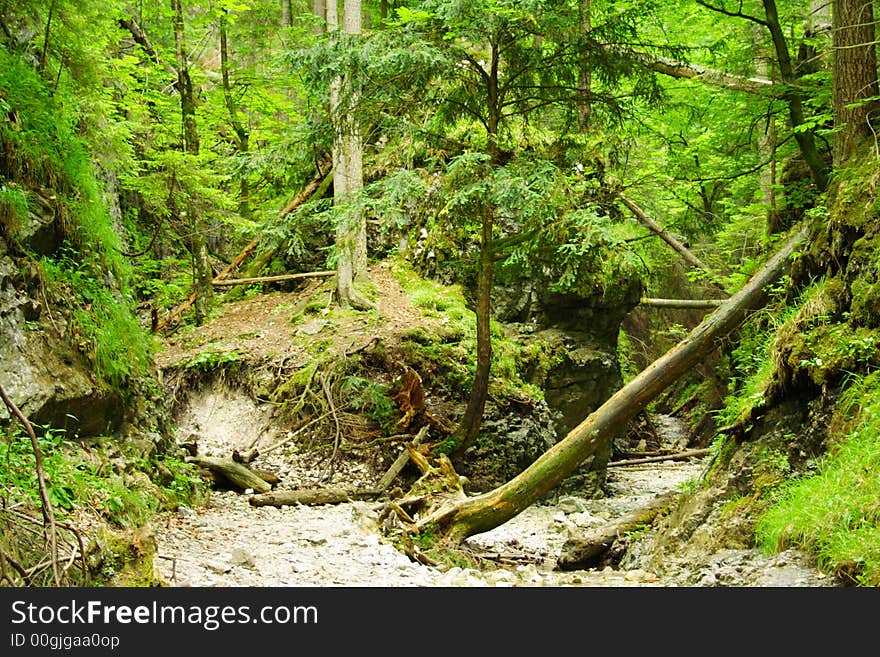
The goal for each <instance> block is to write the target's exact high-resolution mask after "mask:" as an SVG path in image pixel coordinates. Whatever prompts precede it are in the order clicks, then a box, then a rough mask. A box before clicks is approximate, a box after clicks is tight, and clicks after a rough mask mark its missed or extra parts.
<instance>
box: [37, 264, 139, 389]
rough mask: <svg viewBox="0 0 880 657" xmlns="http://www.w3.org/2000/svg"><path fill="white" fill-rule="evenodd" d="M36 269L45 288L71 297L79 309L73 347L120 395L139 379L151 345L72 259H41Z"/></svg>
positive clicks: (120, 303) (107, 290)
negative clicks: (79, 304)
mask: <svg viewBox="0 0 880 657" xmlns="http://www.w3.org/2000/svg"><path fill="white" fill-rule="evenodd" d="M40 264H41V267H42V270H43V272H44V275H45V279H46V281H47V282H48V284H49V285H50V286H53V287H56V288H57V289H59V290H64V291H66V292H67V293H70V294H73V295H76V297H78V298H79V300H80V303H81V304H82V305H81V306H80V307H79V308H77V309H76V310H75V311H74V313H73V317H72V323H73V327H74V330H73V332H72V335H74V336H76V342H75V344H74V346H75V347H76V348H77V349H79V350H80V352H81V353H83V355H84V356H85V357H86V359H87V360H88V362H89V364H90V365H91V366H92V368H93V371H94V372H95V374H96V375H97V376H98V377H99V378H100V379H101V380H102V381H103V382H105V383H107V384H109V385H111V386H114V387H116V388H118V389H120V390H124V389H125V387H126V385H127V384H128V383H129V382H130V381H131V380H132V379H134V378H138V377H140V376H143V375H144V373H145V372H146V371H147V368H148V366H149V364H150V363H151V359H152V356H153V350H154V342H153V340H152V338H151V336H149V335H148V334H147V333H146V332H145V331H144V330H143V328H142V327H141V326H140V325H139V324H138V322H137V320H136V318H135V317H134V314H133V313H132V311H131V308H130V306H129V305H128V304H127V303H126V302H125V301H124V300H123V299H120V295H119V293H116V294H114V292H113V290H112V288H111V287H109V286H107V285H106V284H105V283H104V282H103V281H102V280H101V279H100V278H96V277H95V276H96V275H95V272H94V271H93V270H90V268H89V267H88V265H85V264H81V263H78V262H77V261H76V260H75V259H74V257H73V255H72V254H71V257H62V258H60V259H58V260H52V259H49V258H44V259H43V260H41V263H40Z"/></svg>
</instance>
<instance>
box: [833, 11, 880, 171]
mask: <svg viewBox="0 0 880 657" xmlns="http://www.w3.org/2000/svg"><path fill="white" fill-rule="evenodd" d="M832 20H833V27H832V33H833V35H834V74H833V81H832V87H833V92H832V97H833V105H834V127H835V129H836V132H835V134H834V148H833V161H834V166H835V167H837V166H840V164H842V163H843V162H845V161H846V159H847V158H848V157H849V156H850V155H852V153H853V151H854V149H855V147H856V146H858V145H859V144H861V143H862V142H863V141H864V140H865V139H867V138H869V137H871V136H872V131H871V123H870V119H871V118H872V115H874V118H875V119H876V115H875V113H876V111H877V109H878V106H880V105H878V102H877V100H876V99H873V100H868V99H871V98H874V97H876V96H877V95H878V89H877V55H876V52H875V48H874V34H875V29H874V7H873V3H872V2H871V0H836V1H835V3H834V12H833V18H832Z"/></svg>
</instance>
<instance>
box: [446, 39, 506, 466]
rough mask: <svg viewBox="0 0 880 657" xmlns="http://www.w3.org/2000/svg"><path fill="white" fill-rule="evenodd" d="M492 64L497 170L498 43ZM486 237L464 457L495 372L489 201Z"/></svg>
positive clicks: (461, 442)
mask: <svg viewBox="0 0 880 657" xmlns="http://www.w3.org/2000/svg"><path fill="white" fill-rule="evenodd" d="M491 57H492V60H491V64H490V66H489V71H488V75H487V83H488V84H487V88H486V97H487V101H488V102H487V105H488V111H487V120H486V128H487V139H486V151H487V154H488V155H489V158H490V160H491V164H492V167H493V168H494V167H497V166H498V164H499V159H500V152H499V147H498V125H499V122H500V120H501V111H500V98H499V94H498V65H499V62H498V57H499V50H498V46H497V44H496V43H493V44H492V47H491ZM482 203H483V206H482V212H481V214H482V217H481V220H482V230H481V233H482V236H481V240H480V257H479V271H478V272H477V305H476V316H477V368H476V372H475V373H474V382H473V385H472V386H471V394H470V397H469V398H468V404H467V407H466V408H465V412H464V416H463V417H462V420H461V423H460V424H459V426H458V428H457V429H456V431H455V442H456V447H455V454H456V455H457V456H462V455H463V454H464V452H465V450H467V448H468V447H470V446H471V445H472V444H473V443H474V441H475V440H476V439H477V437H478V436H479V434H480V426H481V425H482V423H483V412H484V411H485V410H486V400H487V399H488V397H489V375H490V372H491V369H492V335H491V332H490V324H491V316H492V303H491V298H492V277H493V273H494V253H493V242H492V227H493V222H494V214H495V208H494V207H492V205H491V201H490V200H489V199H484V200H483V202H482Z"/></svg>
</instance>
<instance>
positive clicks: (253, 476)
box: [186, 456, 272, 493]
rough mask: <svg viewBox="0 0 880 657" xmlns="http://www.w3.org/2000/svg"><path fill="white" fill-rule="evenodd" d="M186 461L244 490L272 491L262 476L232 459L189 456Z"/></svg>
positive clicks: (256, 491)
mask: <svg viewBox="0 0 880 657" xmlns="http://www.w3.org/2000/svg"><path fill="white" fill-rule="evenodd" d="M186 460H187V462H188V463H195V464H196V465H198V466H199V467H202V468H207V469H208V470H210V471H211V472H216V473H217V474H219V475H220V476H221V477H223V478H224V479H225V480H226V481H228V482H229V483H230V484H232V485H233V486H236V487H238V488H241V489H242V490H248V489H252V490H253V491H254V492H255V493H268V492H269V491H270V490H272V486H271V485H270V484H269V482H267V481H266V480H264V479H263V478H262V477H260V475H258V474H257V473H256V472H254V471H253V470H251V469H250V468H247V467H245V466H244V465H242V464H241V463H236V462H235V461H233V460H232V459H219V458H214V457H212V456H188V457H187V459H186Z"/></svg>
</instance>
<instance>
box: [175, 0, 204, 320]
mask: <svg viewBox="0 0 880 657" xmlns="http://www.w3.org/2000/svg"><path fill="white" fill-rule="evenodd" d="M171 10H172V12H173V17H174V46H175V53H176V61H177V91H178V93H179V94H180V114H181V119H182V123H183V149H184V151H185V152H186V153H189V154H190V155H198V154H199V132H198V128H197V126H196V103H195V96H194V94H193V88H192V80H191V79H190V76H189V64H188V63H187V58H186V39H185V34H184V21H183V5H182V3H181V0H171ZM187 210H188V212H189V216H190V218H191V222H190V226H192V239H191V241H190V245H191V246H190V252H191V253H192V261H193V279H194V287H195V294H196V301H195V303H194V304H193V305H194V309H195V315H196V323H197V324H201V323H202V322H203V321H204V319H205V317H206V316H207V313H208V308H209V306H210V304H211V298H212V295H213V288H212V287H211V279H212V278H213V277H214V276H213V272H212V271H211V263H210V261H209V260H208V245H207V242H206V234H207V225H206V223H205V219H204V215H203V213H202V212H201V209H200V208H199V207H198V206H197V205H195V204H193V205H192V206H190V207H189V208H188V209H187Z"/></svg>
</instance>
